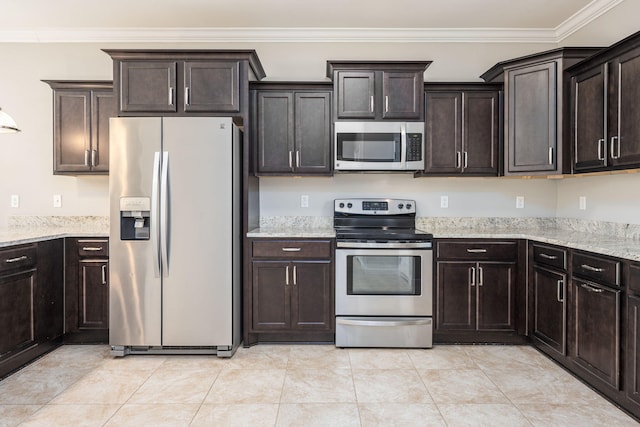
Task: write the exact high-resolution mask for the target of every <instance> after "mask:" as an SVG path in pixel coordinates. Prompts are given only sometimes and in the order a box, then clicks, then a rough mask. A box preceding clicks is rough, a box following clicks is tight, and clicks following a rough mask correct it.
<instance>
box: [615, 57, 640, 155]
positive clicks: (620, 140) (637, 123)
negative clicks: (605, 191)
mask: <svg viewBox="0 0 640 427" xmlns="http://www.w3.org/2000/svg"><path fill="white" fill-rule="evenodd" d="M613 68H614V69H613V75H614V76H615V77H614V78H615V79H616V80H617V88H616V95H617V99H616V101H617V102H616V106H615V107H617V121H616V122H614V123H615V125H616V126H615V127H616V128H617V132H611V133H610V135H611V136H612V138H611V141H610V142H611V143H610V146H611V148H610V155H611V165H612V166H618V167H622V166H624V167H638V166H640V105H638V93H640V48H636V49H633V50H632V51H630V52H628V53H626V54H624V55H622V56H620V57H619V58H618V59H617V60H616V61H614V62H613ZM615 107H614V108H615ZM614 123H612V125H613V124H614Z"/></svg>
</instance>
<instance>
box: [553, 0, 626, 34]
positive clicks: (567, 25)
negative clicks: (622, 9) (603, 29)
mask: <svg viewBox="0 0 640 427" xmlns="http://www.w3.org/2000/svg"><path fill="white" fill-rule="evenodd" d="M623 1H624V0H593V1H592V2H591V3H589V4H588V5H586V6H585V7H583V8H582V9H580V10H579V11H577V12H576V13H574V14H573V15H571V16H570V17H569V18H567V19H566V20H565V21H564V22H562V23H561V24H560V25H558V26H557V27H556V28H555V33H556V38H557V42H558V43H560V42H561V41H562V40H564V39H566V38H567V37H569V36H570V35H571V34H573V33H575V32H576V31H578V30H579V29H581V28H583V27H584V26H586V25H588V24H589V23H590V22H592V21H594V20H595V19H597V18H599V17H600V16H602V15H604V14H605V13H607V12H608V11H610V10H611V9H613V8H614V7H616V6H617V5H619V4H620V3H622V2H623Z"/></svg>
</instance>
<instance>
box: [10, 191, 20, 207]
mask: <svg viewBox="0 0 640 427" xmlns="http://www.w3.org/2000/svg"><path fill="white" fill-rule="evenodd" d="M11 207H12V208H19V207H20V196H19V195H17V194H12V195H11Z"/></svg>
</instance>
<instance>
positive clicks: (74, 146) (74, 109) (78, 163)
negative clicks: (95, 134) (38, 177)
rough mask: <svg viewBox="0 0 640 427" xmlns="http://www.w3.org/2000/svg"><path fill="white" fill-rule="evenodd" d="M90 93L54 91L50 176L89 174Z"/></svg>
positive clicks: (85, 91) (82, 91)
mask: <svg viewBox="0 0 640 427" xmlns="http://www.w3.org/2000/svg"><path fill="white" fill-rule="evenodd" d="M90 109H91V91H89V90H56V91H55V92H54V111H53V120H54V121H53V143H54V145H53V147H54V165H53V172H54V173H59V172H88V171H89V169H90V166H89V162H90V150H91V142H90V141H91V125H90V119H91V113H90Z"/></svg>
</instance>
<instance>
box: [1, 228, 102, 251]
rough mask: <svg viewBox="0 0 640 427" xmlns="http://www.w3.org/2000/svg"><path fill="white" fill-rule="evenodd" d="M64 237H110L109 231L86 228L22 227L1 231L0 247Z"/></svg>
mask: <svg viewBox="0 0 640 427" xmlns="http://www.w3.org/2000/svg"><path fill="white" fill-rule="evenodd" d="M64 237H109V229H108V228H107V229H88V228H86V227H20V228H3V229H0V247H6V246H13V245H21V244H24V243H34V242H41V241H44V240H52V239H60V238H64Z"/></svg>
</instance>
